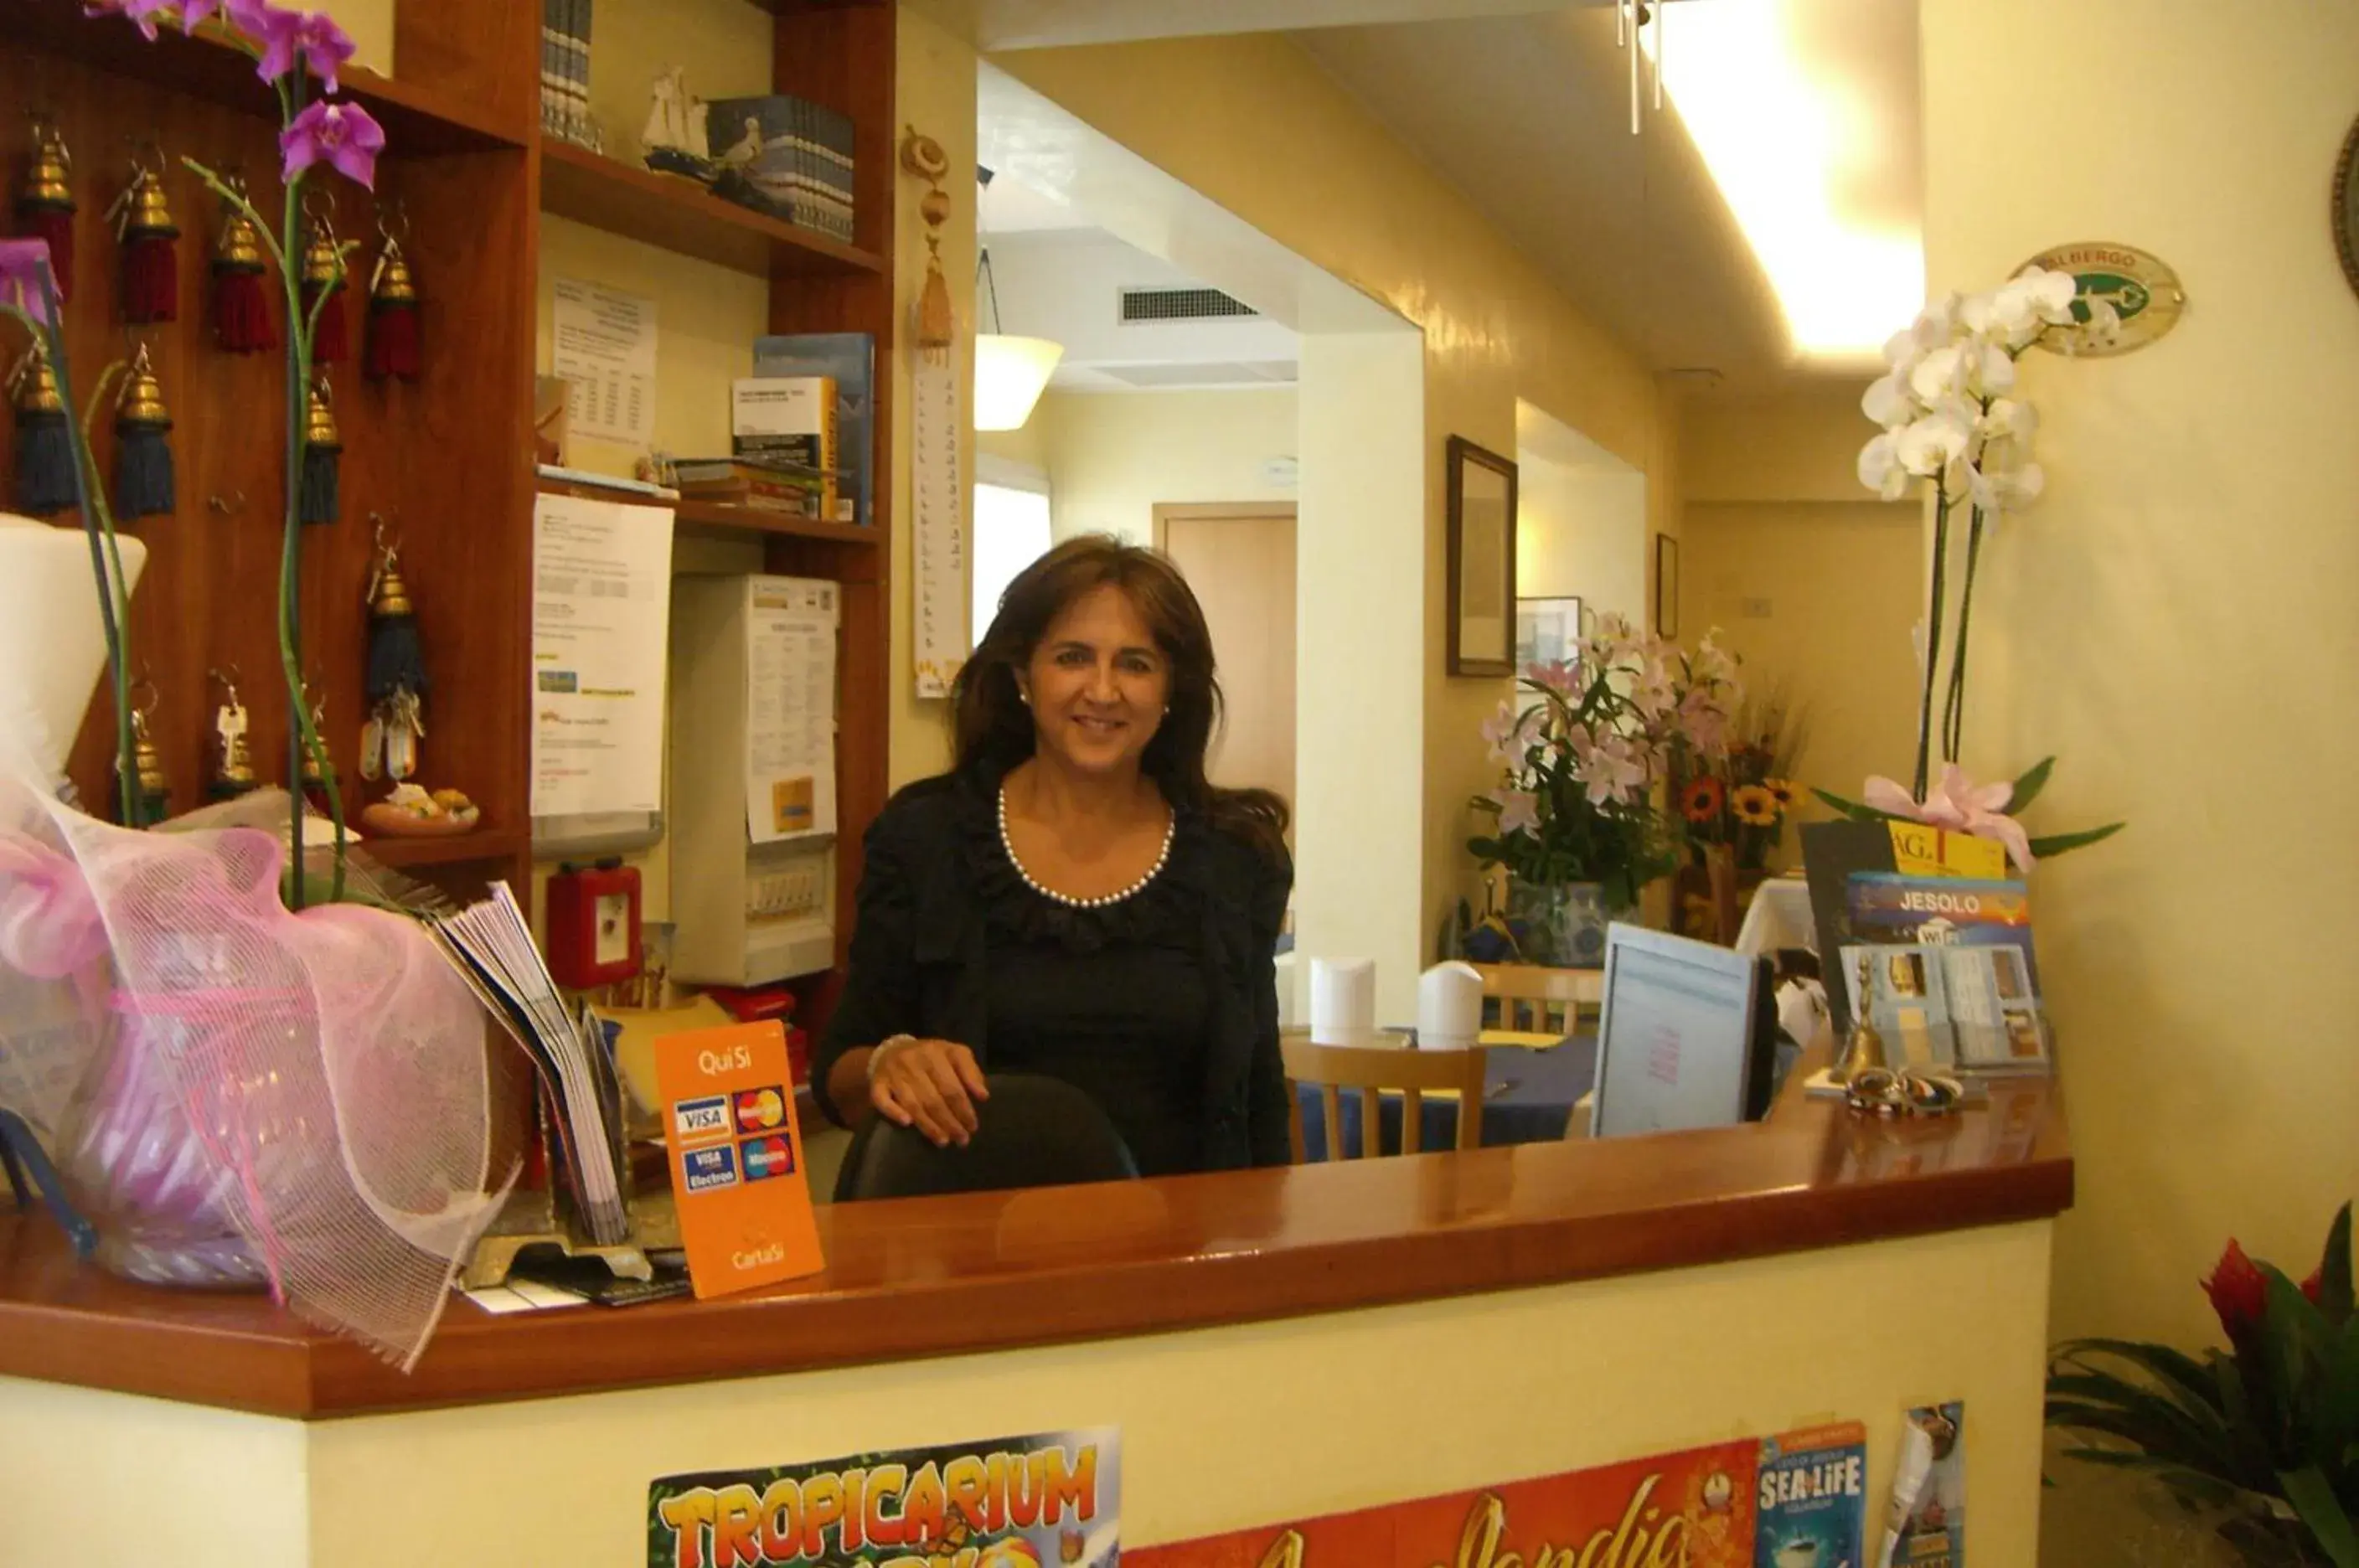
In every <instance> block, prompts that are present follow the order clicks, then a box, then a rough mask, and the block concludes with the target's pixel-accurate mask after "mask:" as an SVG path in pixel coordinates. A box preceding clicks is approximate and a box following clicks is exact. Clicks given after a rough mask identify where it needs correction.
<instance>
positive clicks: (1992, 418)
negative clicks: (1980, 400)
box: [1974, 397, 2039, 446]
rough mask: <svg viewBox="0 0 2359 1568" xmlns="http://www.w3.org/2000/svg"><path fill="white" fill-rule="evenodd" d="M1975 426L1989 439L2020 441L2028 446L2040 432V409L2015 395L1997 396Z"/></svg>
mask: <svg viewBox="0 0 2359 1568" xmlns="http://www.w3.org/2000/svg"><path fill="white" fill-rule="evenodd" d="M1974 427H1975V429H1976V430H1979V431H1980V432H1981V433H1982V435H1983V437H1984V439H1985V440H1987V441H2018V442H2021V443H2022V444H2023V445H2025V446H2029V445H2030V444H2031V438H2032V437H2034V436H2036V435H2038V433H2039V410H2038V409H2037V408H2033V407H2032V406H2031V405H2030V404H2028V403H2026V402H2022V401H2020V400H2019V399H2017V398H2014V397H1995V398H1993V399H1992V400H1991V406H1990V407H1989V408H1985V409H1984V410H1983V411H1982V414H1981V416H1980V417H1979V418H1978V419H1976V420H1975V421H1974Z"/></svg>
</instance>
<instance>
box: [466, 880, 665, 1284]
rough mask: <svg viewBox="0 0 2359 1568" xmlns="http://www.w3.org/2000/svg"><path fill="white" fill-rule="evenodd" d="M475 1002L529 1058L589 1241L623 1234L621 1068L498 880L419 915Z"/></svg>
mask: <svg viewBox="0 0 2359 1568" xmlns="http://www.w3.org/2000/svg"><path fill="white" fill-rule="evenodd" d="M427 930H428V931H430V932H431V933H432V934H433V937H434V940H435V941H436V942H438V943H439V944H440V946H441V948H442V951H443V953H445V955H447V956H448V957H449V958H450V960H451V963H452V964H454V965H455V966H457V968H458V970H459V972H460V973H461V974H462V975H465V976H466V977H467V981H468V983H469V984H470V985H473V986H474V988H475V994H476V995H477V996H480V997H482V998H483V1002H484V1007H488V1008H490V1009H491V1012H492V1016H493V1017H494V1018H497V1019H499V1021H500V1023H501V1025H502V1027H504V1028H505V1029H506V1030H507V1031H508V1033H509V1034H510V1035H512V1036H514V1037H515V1039H516V1043H517V1044H518V1045H521V1046H523V1047H524V1049H525V1052H526V1054H527V1055H528V1056H530V1057H531V1058H532V1064H533V1067H534V1069H535V1071H536V1072H537V1073H538V1074H539V1076H540V1083H541V1090H542V1100H543V1103H544V1104H545V1105H547V1106H548V1107H549V1121H550V1122H551V1123H553V1124H554V1125H555V1127H556V1128H557V1136H558V1141H559V1145H560V1151H561V1156H562V1160H563V1163H564V1172H563V1175H564V1179H565V1181H566V1184H567V1186H568V1187H569V1188H570V1189H571V1192H572V1193H573V1197H574V1202H575V1204H576V1207H577V1208H578V1209H579V1211H580V1213H581V1215H582V1224H583V1225H584V1226H585V1227H586V1228H587V1229H588V1231H589V1233H590V1239H591V1240H592V1241H593V1242H596V1243H598V1244H599V1245H600V1246H608V1247H611V1246H614V1245H617V1244H619V1243H621V1242H622V1241H624V1240H625V1238H626V1237H627V1236H628V1235H629V1232H630V1215H629V1212H628V1201H627V1199H626V1197H625V1193H624V1192H623V1174H624V1171H625V1170H626V1169H627V1167H626V1166H625V1155H624V1150H623V1086H622V1082H623V1081H622V1074H621V1073H620V1072H619V1070H618V1069H617V1068H616V1066H615V1062H614V1045H613V1041H612V1039H611V1037H610V1036H609V1035H608V1034H607V1033H606V1031H605V1029H604V1028H603V1026H601V1025H600V1023H599V1022H598V1020H597V1019H596V1018H594V1017H593V1016H592V1013H591V1011H590V1007H589V1006H588V1004H587V1003H582V1004H579V1005H574V1006H569V1005H568V1004H567V1003H566V1001H565V998H564V997H563V996H560V995H559V994H558V990H557V982H556V980H555V979H553V978H552V977H551V976H550V975H549V965H548V964H547V962H546V961H544V960H543V959H542V957H541V955H540V949H539V948H538V946H537V945H535V944H534V942H533V940H532V927H531V924H530V923H529V922H528V921H527V920H526V919H525V914H524V910H523V909H521V908H519V907H518V906H517V904H516V895H515V894H513V893H511V892H509V891H508V886H507V884H506V883H505V882H499V883H495V884H493V887H492V896H491V897H490V898H486V899H484V901H483V902H482V903H480V904H475V905H473V906H471V907H469V908H467V909H462V910H460V911H459V912H458V913H457V914H455V915H444V916H440V917H438V918H436V919H434V920H429V922H428V923H427Z"/></svg>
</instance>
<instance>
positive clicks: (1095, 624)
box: [1024, 583, 1171, 774]
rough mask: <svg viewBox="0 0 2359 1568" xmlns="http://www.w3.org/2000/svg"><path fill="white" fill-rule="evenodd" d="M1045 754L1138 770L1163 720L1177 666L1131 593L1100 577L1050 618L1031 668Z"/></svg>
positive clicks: (1090, 768)
mask: <svg viewBox="0 0 2359 1568" xmlns="http://www.w3.org/2000/svg"><path fill="white" fill-rule="evenodd" d="M1024 690H1025V695H1026V696H1027V698H1028V699H1029V700H1030V702H1031V704H1032V724H1033V729H1034V731H1035V732H1036V734H1037V736H1038V750H1039V752H1040V754H1041V755H1042V756H1043V757H1050V756H1053V757H1056V758H1057V759H1058V760H1059V761H1060V762H1062V763H1063V764H1065V765H1066V766H1067V767H1070V768H1073V769H1074V770H1075V771H1076V772H1082V773H1101V774H1103V773H1111V772H1117V771H1120V770H1123V769H1125V768H1136V767H1137V766H1138V760H1139V758H1140V757H1142V756H1143V755H1145V753H1146V751H1147V742H1149V741H1151V740H1153V739H1154V738H1155V731H1156V728H1157V726H1158V725H1159V724H1161V723H1162V722H1163V710H1164V705H1165V703H1166V702H1169V700H1170V692H1171V667H1170V660H1169V659H1166V658H1165V657H1164V654H1163V650H1162V649H1161V648H1158V647H1157V646H1156V643H1155V635H1154V633H1152V632H1151V631H1149V630H1148V629H1147V621H1146V619H1145V618H1144V617H1143V616H1141V615H1139V613H1138V608H1137V606H1136V605H1135V604H1132V603H1131V602H1130V596H1129V595H1128V594H1127V593H1124V592H1123V591H1122V590H1121V589H1120V588H1119V587H1117V586H1115V585H1114V583H1100V584H1099V585H1098V586H1097V587H1095V588H1093V589H1091V590H1090V591H1089V592H1088V593H1083V594H1082V595H1081V596H1080V597H1079V598H1077V599H1075V600H1074V601H1073V602H1072V603H1071V604H1068V605H1066V606H1065V607H1064V609H1063V610H1062V611H1061V612H1060V613H1059V615H1057V618H1056V619H1055V620H1053V621H1051V622H1049V629H1048V631H1047V633H1046V634H1045V635H1044V636H1042V637H1041V638H1040V642H1039V645H1038V647H1036V648H1033V650H1032V657H1031V659H1029V660H1027V663H1026V666H1025V681H1024Z"/></svg>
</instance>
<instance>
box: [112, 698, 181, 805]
mask: <svg viewBox="0 0 2359 1568" xmlns="http://www.w3.org/2000/svg"><path fill="white" fill-rule="evenodd" d="M153 707H154V702H153V700H152V698H151V700H150V702H149V703H148V705H147V706H146V707H140V708H135V709H134V710H133V711H132V713H131V735H132V747H131V757H132V770H133V772H135V773H136V774H137V775H138V779H139V802H138V810H137V811H136V812H134V811H121V812H119V813H118V814H119V815H120V816H121V817H122V819H123V825H124V826H125V827H134V828H139V827H146V826H147V825H148V824H149V823H151V822H162V821H163V820H164V819H165V818H167V817H168V816H170V815H171V814H172V780H171V778H170V777H169V776H168V774H166V773H165V771H164V754H163V752H162V751H161V750H160V749H159V748H158V746H157V745H156V735H155V732H154V731H153V730H151V729H150V728H149V727H148V723H147V715H148V713H149V712H150V711H151V710H152V708H153ZM116 793H117V794H118V795H119V794H120V793H121V788H120V786H119V785H118V786H117V789H116Z"/></svg>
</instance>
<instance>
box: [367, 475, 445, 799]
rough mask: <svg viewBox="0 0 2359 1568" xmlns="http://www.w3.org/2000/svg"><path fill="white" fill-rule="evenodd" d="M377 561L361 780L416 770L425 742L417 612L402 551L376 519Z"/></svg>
mask: <svg viewBox="0 0 2359 1568" xmlns="http://www.w3.org/2000/svg"><path fill="white" fill-rule="evenodd" d="M376 549H377V560H376V566H375V570H374V571H373V572H370V574H369V584H368V591H367V598H368V670H367V677H366V680H365V682H364V690H365V691H366V693H367V695H368V701H369V718H368V723H367V724H365V725H364V726H363V727H362V729H361V777H362V778H364V779H375V778H376V777H377V775H378V773H379V771H380V769H382V771H383V772H384V774H385V775H386V777H387V778H391V779H407V778H408V777H409V776H410V775H411V774H412V773H415V772H416V771H417V770H418V743H419V741H420V740H422V739H423V738H425V735H426V725H425V723H424V717H423V714H424V705H425V702H426V693H427V691H428V689H429V686H430V684H431V682H429V681H428V679H427V675H426V654H425V650H424V648H421V647H420V646H419V640H418V611H417V608H416V606H415V605H413V604H411V603H410V599H409V584H408V583H407V582H406V581H404V580H403V578H402V575H401V565H400V560H401V547H400V546H399V545H398V544H396V543H393V542H390V541H388V540H387V539H386V537H385V519H384V518H382V517H379V518H377V519H376Z"/></svg>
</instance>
